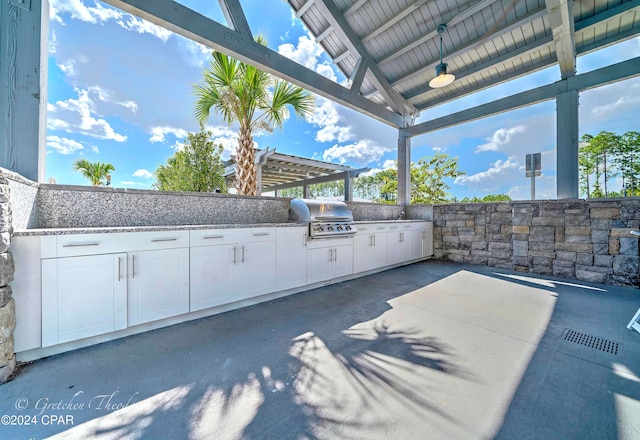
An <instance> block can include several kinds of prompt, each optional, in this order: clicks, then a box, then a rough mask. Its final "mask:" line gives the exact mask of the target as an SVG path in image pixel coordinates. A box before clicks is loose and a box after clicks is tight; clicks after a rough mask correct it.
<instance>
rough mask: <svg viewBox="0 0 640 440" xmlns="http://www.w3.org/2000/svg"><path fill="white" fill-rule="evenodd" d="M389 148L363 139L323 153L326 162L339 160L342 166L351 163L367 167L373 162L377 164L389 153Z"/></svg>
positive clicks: (335, 146)
mask: <svg viewBox="0 0 640 440" xmlns="http://www.w3.org/2000/svg"><path fill="white" fill-rule="evenodd" d="M389 151H391V150H389V149H388V148H385V147H383V146H382V145H380V144H378V143H377V142H375V141H372V140H369V139H362V140H360V141H358V142H356V143H354V144H349V145H342V146H340V145H337V144H336V145H334V146H333V147H331V148H329V149H327V150H325V151H324V153H322V158H323V159H324V160H328V161H331V160H334V159H337V160H338V162H340V163H341V164H343V163H345V162H350V163H353V164H355V165H356V166H366V165H367V164H369V163H371V162H376V161H378V160H380V158H381V157H382V156H383V155H384V154H385V153H387V152H389Z"/></svg>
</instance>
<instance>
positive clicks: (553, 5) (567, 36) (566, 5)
mask: <svg viewBox="0 0 640 440" xmlns="http://www.w3.org/2000/svg"><path fill="white" fill-rule="evenodd" d="M545 4H546V6H547V17H548V18H549V23H550V24H551V32H552V34H553V41H554V42H555V45H556V56H557V57H558V64H559V65H560V74H561V77H562V79H566V78H569V77H570V76H573V75H575V74H576V45H575V41H574V35H575V24H574V19H573V2H571V0H569V1H567V0H545Z"/></svg>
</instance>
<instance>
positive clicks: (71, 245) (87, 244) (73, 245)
mask: <svg viewBox="0 0 640 440" xmlns="http://www.w3.org/2000/svg"><path fill="white" fill-rule="evenodd" d="M99 245H100V243H71V244H63V245H62V247H82V246H99Z"/></svg>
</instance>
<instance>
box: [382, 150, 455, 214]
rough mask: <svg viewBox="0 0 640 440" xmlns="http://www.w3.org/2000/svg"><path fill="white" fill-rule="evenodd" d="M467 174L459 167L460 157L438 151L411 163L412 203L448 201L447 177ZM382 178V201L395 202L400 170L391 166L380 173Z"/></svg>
mask: <svg viewBox="0 0 640 440" xmlns="http://www.w3.org/2000/svg"><path fill="white" fill-rule="evenodd" d="M464 174H466V173H465V172H464V171H460V170H459V169H458V158H457V157H450V156H449V155H447V154H444V153H436V155H435V156H433V157H426V158H422V159H420V160H418V162H417V163H415V162H412V163H411V203H442V202H445V201H447V198H448V197H449V194H448V192H447V190H448V189H449V185H448V184H447V182H446V180H445V179H447V178H455V177H458V176H462V175H464ZM378 176H379V177H380V179H381V186H380V198H381V201H382V202H388V203H394V202H395V200H396V194H397V192H398V170H397V168H391V169H388V170H384V171H381V172H379V173H378Z"/></svg>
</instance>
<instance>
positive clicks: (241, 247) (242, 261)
mask: <svg viewBox="0 0 640 440" xmlns="http://www.w3.org/2000/svg"><path fill="white" fill-rule="evenodd" d="M240 249H242V260H240V262H241V263H243V264H244V245H242V246H240Z"/></svg>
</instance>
